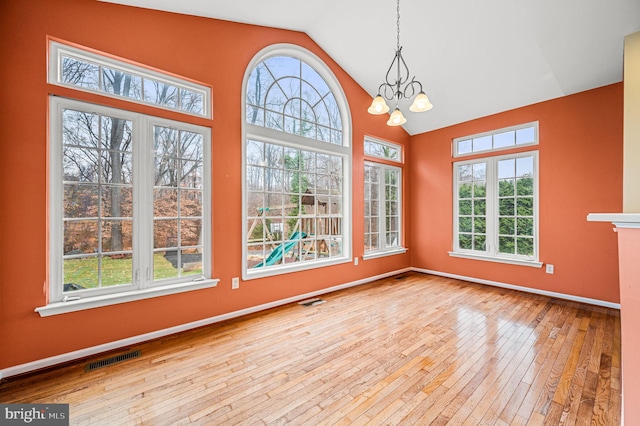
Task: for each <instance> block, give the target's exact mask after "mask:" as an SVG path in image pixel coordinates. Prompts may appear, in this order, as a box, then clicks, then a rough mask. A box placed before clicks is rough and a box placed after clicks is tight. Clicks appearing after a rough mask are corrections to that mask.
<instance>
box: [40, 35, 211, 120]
mask: <svg viewBox="0 0 640 426" xmlns="http://www.w3.org/2000/svg"><path fill="white" fill-rule="evenodd" d="M49 54H50V56H51V61H50V67H49V83H51V84H56V85H61V86H70V87H73V88H74V89H78V90H84V91H89V92H94V93H99V94H102V95H107V96H113V97H118V98H125V99H127V100H129V101H133V102H140V103H145V104H150V105H153V106H157V107H161V108H166V109H172V110H176V111H180V112H185V113H188V114H194V115H200V116H204V117H210V116H211V107H210V105H211V89H210V88H208V87H206V86H203V85H200V84H196V83H192V82H190V81H187V80H184V79H178V78H176V77H174V76H172V75H170V74H168V73H162V72H158V71H153V70H151V69H149V68H145V67H142V66H138V65H133V64H132V63H130V62H127V61H124V60H119V59H116V58H114V57H111V56H105V55H100V54H97V53H95V52H93V51H90V50H84V49H79V48H76V47H73V46H69V45H66V44H61V43H58V42H54V41H52V42H50V46H49Z"/></svg>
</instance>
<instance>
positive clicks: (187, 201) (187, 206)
mask: <svg viewBox="0 0 640 426" xmlns="http://www.w3.org/2000/svg"><path fill="white" fill-rule="evenodd" d="M180 207H181V209H182V216H183V217H194V216H202V209H203V205H202V191H200V190H197V189H196V190H186V189H183V190H181V191H180Z"/></svg>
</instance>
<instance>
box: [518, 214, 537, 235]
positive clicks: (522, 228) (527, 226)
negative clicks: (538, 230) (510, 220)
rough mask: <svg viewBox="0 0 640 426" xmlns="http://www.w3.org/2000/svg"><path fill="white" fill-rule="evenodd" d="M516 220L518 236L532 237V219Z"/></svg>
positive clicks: (521, 218)
mask: <svg viewBox="0 0 640 426" xmlns="http://www.w3.org/2000/svg"><path fill="white" fill-rule="evenodd" d="M516 220H517V229H518V232H517V234H518V235H528V236H533V218H531V217H519V218H517V219H516Z"/></svg>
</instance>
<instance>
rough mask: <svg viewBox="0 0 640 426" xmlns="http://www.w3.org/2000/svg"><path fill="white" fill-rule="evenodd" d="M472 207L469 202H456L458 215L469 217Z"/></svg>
mask: <svg viewBox="0 0 640 426" xmlns="http://www.w3.org/2000/svg"><path fill="white" fill-rule="evenodd" d="M472 205H473V204H472V201H471V200H460V201H459V202H458V214H461V215H470V214H471V213H472Z"/></svg>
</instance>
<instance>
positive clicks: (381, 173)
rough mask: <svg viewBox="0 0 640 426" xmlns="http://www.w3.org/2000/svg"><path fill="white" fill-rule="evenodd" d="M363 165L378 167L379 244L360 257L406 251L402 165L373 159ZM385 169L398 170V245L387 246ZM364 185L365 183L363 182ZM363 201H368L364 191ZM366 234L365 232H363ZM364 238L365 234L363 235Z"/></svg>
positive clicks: (367, 257)
mask: <svg viewBox="0 0 640 426" xmlns="http://www.w3.org/2000/svg"><path fill="white" fill-rule="evenodd" d="M397 147H398V148H401V147H400V146H399V145H397ZM400 154H402V150H401V149H400ZM385 159H386V158H385ZM364 164H365V167H366V166H370V167H376V168H377V169H378V212H377V213H378V215H377V216H378V224H377V225H378V243H379V245H380V247H379V248H377V249H373V250H366V249H365V252H364V255H363V256H362V258H363V259H364V260H368V259H374V258H378V257H383V256H391V255H395V254H402V253H406V251H407V249H406V248H405V247H404V239H403V238H402V237H403V220H402V217H403V208H402V199H403V198H402V182H403V181H402V167H399V166H395V165H390V164H384V163H378V162H373V161H365V163H364ZM387 170H392V171H395V172H398V187H397V188H398V191H397V192H398V194H397V200H396V201H397V203H398V215H397V216H398V245H396V246H387V239H386V232H387V230H386V219H387V216H386V202H387V199H386V198H385V176H386V171H387ZM365 185H366V183H365ZM364 201H365V203H366V202H367V201H368V200H367V199H366V193H365V200H364ZM364 219H365V221H366V220H367V219H368V217H367V216H365V218H364ZM365 234H366V233H365ZM365 238H366V235H365Z"/></svg>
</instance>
